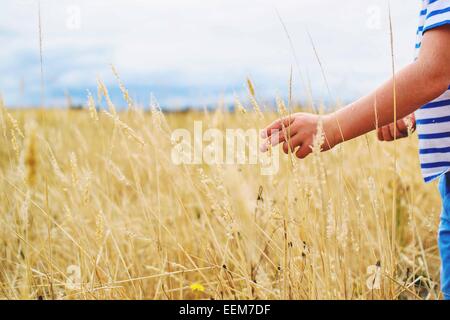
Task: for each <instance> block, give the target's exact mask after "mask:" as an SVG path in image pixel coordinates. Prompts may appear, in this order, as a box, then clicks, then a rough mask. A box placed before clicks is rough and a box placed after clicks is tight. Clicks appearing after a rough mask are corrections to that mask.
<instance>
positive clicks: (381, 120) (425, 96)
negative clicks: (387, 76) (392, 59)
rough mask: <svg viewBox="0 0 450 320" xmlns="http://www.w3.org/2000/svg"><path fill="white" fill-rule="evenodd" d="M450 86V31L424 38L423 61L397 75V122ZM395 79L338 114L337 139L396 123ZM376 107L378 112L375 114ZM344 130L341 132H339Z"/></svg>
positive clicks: (440, 30)
mask: <svg viewBox="0 0 450 320" xmlns="http://www.w3.org/2000/svg"><path fill="white" fill-rule="evenodd" d="M449 84H450V27H449V26H448V25H447V26H444V27H441V28H436V29H433V30H430V31H428V32H426V33H425V34H424V37H423V40H422V47H421V49H420V54H419V58H418V59H417V60H416V61H415V62H414V63H412V64H410V65H408V66H407V67H405V68H404V69H402V70H400V71H399V72H397V74H396V75H395V92H396V97H395V100H396V104H397V119H400V118H403V117H405V116H407V115H409V114H410V113H412V112H414V111H416V110H417V109H418V108H420V107H421V106H422V105H424V104H426V103H427V102H429V101H431V100H433V99H435V98H437V97H438V96H440V95H441V94H442V93H444V92H445V91H446V90H447V89H448V86H449ZM393 88H394V79H391V80H389V81H387V82H386V83H384V84H383V85H382V86H381V87H380V88H378V89H377V90H376V91H375V92H373V93H371V94H369V95H367V96H365V97H363V98H361V99H359V100H358V101H356V102H354V103H352V104H350V105H348V106H347V107H344V108H342V109H340V110H338V111H336V112H335V113H334V114H333V115H332V118H333V120H334V122H335V123H334V125H332V126H333V135H334V137H333V138H334V139H335V141H337V142H341V141H342V137H341V136H340V135H341V132H340V130H342V135H343V137H344V139H345V140H349V139H352V138H355V137H358V136H360V135H362V134H365V133H367V132H369V131H372V130H373V129H375V128H376V125H378V126H383V125H386V124H389V123H392V122H393V121H394V89H393ZM375 106H376V110H375ZM339 126H340V130H339Z"/></svg>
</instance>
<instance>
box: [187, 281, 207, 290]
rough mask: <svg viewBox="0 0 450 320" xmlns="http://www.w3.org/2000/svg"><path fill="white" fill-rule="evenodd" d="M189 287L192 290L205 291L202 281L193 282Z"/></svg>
mask: <svg viewBox="0 0 450 320" xmlns="http://www.w3.org/2000/svg"><path fill="white" fill-rule="evenodd" d="M189 287H190V288H191V290H192V292H205V287H204V286H203V285H202V284H200V283H193V284H191V285H190V286H189Z"/></svg>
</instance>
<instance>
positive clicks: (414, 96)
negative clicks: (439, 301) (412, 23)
mask: <svg viewBox="0 0 450 320" xmlns="http://www.w3.org/2000/svg"><path fill="white" fill-rule="evenodd" d="M422 2H423V8H422V10H421V12H420V23H419V28H418V30H417V39H418V41H417V43H416V59H415V61H414V62H413V63H411V64H410V65H408V66H406V67H405V68H404V69H402V70H400V71H399V72H397V73H396V74H395V80H394V79H390V80H388V81H387V82H386V83H384V84H383V85H381V86H380V87H379V88H378V89H376V90H375V91H374V92H372V93H371V94H369V95H367V96H365V97H362V98H361V99H359V100H357V101H356V102H353V103H351V104H349V105H348V106H346V107H344V108H342V109H340V110H338V111H336V112H333V113H331V114H327V115H323V116H320V115H315V114H308V113H297V114H294V115H292V116H291V117H288V118H283V119H280V120H277V121H275V122H274V123H272V124H271V125H269V126H268V127H267V128H265V129H264V131H263V137H264V138H267V143H266V144H265V145H263V146H262V151H266V150H267V146H268V145H269V144H272V145H277V144H278V143H283V150H284V152H285V153H288V141H289V147H290V149H291V151H292V152H295V155H296V156H297V157H298V158H300V159H303V158H305V157H306V156H307V155H308V154H310V153H311V151H312V150H311V148H310V146H311V145H312V141H313V137H314V135H315V134H316V131H317V125H318V123H319V121H322V125H323V133H324V135H325V138H326V139H325V141H326V142H325V143H324V145H323V146H322V150H329V149H331V148H333V147H334V146H335V145H337V144H338V143H341V142H343V141H346V140H350V139H353V138H355V137H358V136H360V135H363V134H365V133H367V132H369V131H372V130H375V129H377V130H378V138H379V139H380V140H384V141H391V140H394V137H395V138H401V137H404V136H406V135H407V128H406V127H407V126H406V124H405V122H406V121H405V120H403V119H402V118H403V117H406V116H408V115H409V114H411V113H412V112H414V111H416V110H417V111H416V112H415V118H416V119H415V120H414V118H410V119H412V121H413V122H414V121H415V122H416V125H417V131H418V137H419V157H420V162H421V169H422V174H423V177H424V180H425V182H430V181H433V180H435V179H437V178H440V184H439V190H440V192H441V197H442V203H443V210H442V214H441V223H440V227H439V237H438V242H439V251H440V255H441V262H442V268H441V291H442V292H443V296H444V299H447V300H448V299H450V172H448V171H449V169H450V86H449V85H450V0H422ZM394 84H395V92H396V95H395V101H396V117H397V119H400V120H399V121H397V122H396V123H392V121H393V120H394V103H393V101H394V90H393V88H394ZM287 127H289V130H284V128H287ZM275 133H276V134H275ZM285 134H289V135H290V137H288V138H287V137H285ZM447 172H448V173H447Z"/></svg>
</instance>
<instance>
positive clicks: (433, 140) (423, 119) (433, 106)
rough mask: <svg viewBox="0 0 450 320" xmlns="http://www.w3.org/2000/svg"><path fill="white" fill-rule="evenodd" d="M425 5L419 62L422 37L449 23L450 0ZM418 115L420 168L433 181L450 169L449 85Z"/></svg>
mask: <svg viewBox="0 0 450 320" xmlns="http://www.w3.org/2000/svg"><path fill="white" fill-rule="evenodd" d="M422 2H423V7H422V10H421V11H420V22H419V28H418V29H417V42H416V59H417V57H418V55H419V51H420V46H421V43H422V37H423V34H424V33H425V32H426V31H428V30H431V29H433V28H436V27H439V26H443V25H446V24H450V0H422ZM449 63H450V61H449ZM415 116H416V124H417V133H418V136H419V158H420V166H421V170H422V174H423V177H424V180H425V182H430V181H432V180H434V179H436V178H438V177H439V176H441V175H442V174H444V173H446V172H447V171H449V169H450V86H449V87H448V90H447V91H446V92H445V93H444V94H443V95H441V96H440V97H438V98H437V99H435V100H433V101H431V102H429V103H427V104H425V105H424V106H422V107H421V108H420V109H419V110H417V111H416V112H415Z"/></svg>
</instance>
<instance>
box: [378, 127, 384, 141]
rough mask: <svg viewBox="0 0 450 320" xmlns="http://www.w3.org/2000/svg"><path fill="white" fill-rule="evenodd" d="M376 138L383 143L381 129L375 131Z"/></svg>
mask: <svg viewBox="0 0 450 320" xmlns="http://www.w3.org/2000/svg"><path fill="white" fill-rule="evenodd" d="M377 137H378V140H380V141H383V130H382V128H378V129H377Z"/></svg>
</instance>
